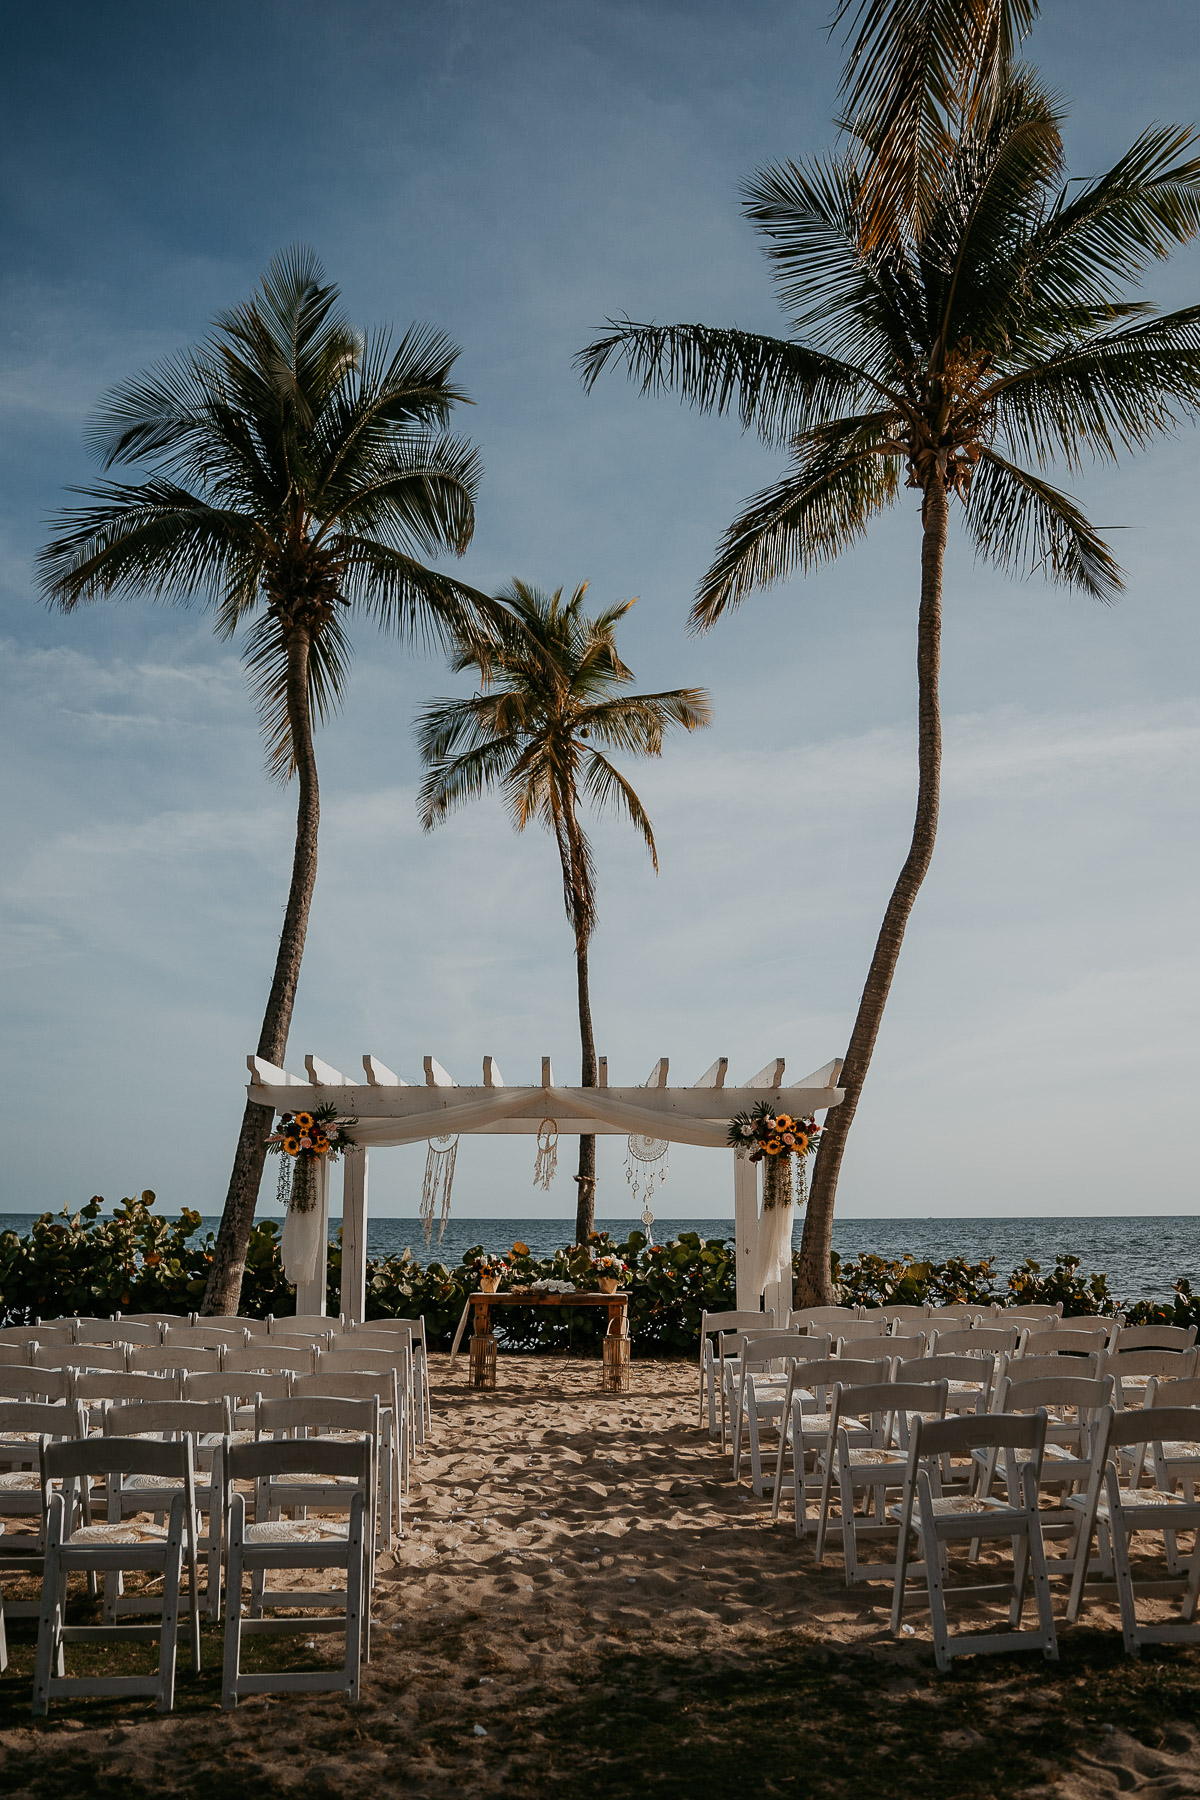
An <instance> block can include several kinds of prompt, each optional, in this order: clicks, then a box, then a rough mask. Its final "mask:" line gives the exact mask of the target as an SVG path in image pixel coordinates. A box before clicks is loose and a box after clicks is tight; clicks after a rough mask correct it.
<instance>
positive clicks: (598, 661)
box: [417, 581, 711, 1244]
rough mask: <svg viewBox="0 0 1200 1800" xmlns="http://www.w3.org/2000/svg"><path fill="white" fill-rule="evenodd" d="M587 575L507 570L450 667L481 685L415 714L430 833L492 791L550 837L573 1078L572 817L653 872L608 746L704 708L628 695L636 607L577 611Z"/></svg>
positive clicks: (589, 886) (581, 842)
mask: <svg viewBox="0 0 1200 1800" xmlns="http://www.w3.org/2000/svg"><path fill="white" fill-rule="evenodd" d="M586 593H587V583H586V582H584V583H583V584H582V585H581V586H579V587H577V588H576V589H575V591H574V593H573V594H572V595H571V597H570V599H569V600H564V599H563V590H562V588H558V589H556V590H555V592H554V593H552V594H547V593H545V592H543V591H542V590H541V589H539V588H535V587H530V586H528V585H527V584H526V583H525V582H523V581H514V582H513V583H512V585H511V586H510V587H509V588H507V589H506V590H505V592H504V593H503V594H501V595H500V596H499V601H500V604H501V605H502V606H503V609H504V613H505V615H506V617H505V618H504V620H503V621H502V622H499V623H498V624H497V631H496V636H497V642H496V644H495V646H494V647H491V648H484V649H483V650H482V651H481V650H480V649H479V648H478V647H477V646H475V645H473V644H472V643H471V642H469V641H467V642H464V643H463V644H462V645H461V646H460V647H459V649H458V651H457V652H456V654H455V656H454V657H453V658H452V661H451V667H452V668H453V669H454V670H455V672H456V673H459V674H461V673H464V672H465V671H467V670H473V671H475V672H476V673H477V674H478V676H479V677H480V680H481V691H480V692H479V693H476V694H473V695H471V697H470V698H469V699H465V700H435V701H433V702H432V703H431V704H430V705H429V706H428V707H426V708H425V710H424V711H423V712H422V713H421V714H420V716H419V718H418V722H417V733H418V741H419V744H420V748H421V755H422V758H423V760H424V762H425V763H426V765H427V767H428V770H429V773H428V775H427V776H426V778H425V782H424V785H423V786H422V788H421V794H420V800H419V805H420V812H421V822H422V824H423V825H424V827H425V829H426V831H430V830H432V829H433V827H434V826H435V825H437V824H440V822H441V821H442V820H443V819H444V818H445V817H446V815H447V813H449V812H451V811H452V810H453V809H454V808H455V807H457V806H461V805H463V804H464V802H466V801H468V800H474V799H476V798H477V797H478V796H479V795H480V794H482V793H484V792H490V791H492V790H495V791H497V792H498V793H499V794H500V796H501V798H502V799H503V800H504V802H505V804H506V805H507V807H508V812H509V817H510V818H511V819H512V822H513V825H514V826H515V828H516V829H517V830H518V831H524V829H525V827H526V826H527V825H529V824H531V823H533V822H534V821H536V822H537V823H538V824H540V825H543V826H544V827H545V829H546V830H547V831H548V832H550V834H551V836H552V837H553V838H554V842H555V847H556V848H557V850H558V857H559V862H560V864H561V867H562V880H563V901H564V904H565V906H566V910H567V918H568V920H569V921H570V925H571V930H572V933H573V934H574V939H575V973H576V991H577V999H578V1007H579V1039H580V1048H581V1052H582V1056H581V1064H582V1067H581V1076H580V1081H581V1085H582V1086H583V1087H595V1085H596V1040H595V1035H594V1032H593V1029H592V1003H591V994H590V990H589V986H588V944H589V942H590V940H591V936H592V933H593V931H594V930H595V926H596V881H595V867H594V864H593V860H592V849H591V845H590V844H589V842H588V838H587V834H586V832H585V831H584V829H583V825H582V823H581V822H580V816H579V815H580V807H581V804H582V803H584V802H586V803H588V804H590V805H592V806H594V807H597V808H604V807H606V806H611V807H614V808H615V809H616V811H618V812H620V813H623V814H624V815H625V817H626V818H627V819H628V820H629V822H630V823H631V824H632V825H633V826H634V827H635V828H636V829H637V830H638V831H639V832H640V833H641V836H642V838H643V839H644V841H645V844H646V848H647V849H648V850H649V852H650V856H651V860H652V861H653V863H654V868H655V871H656V872H657V869H658V851H657V849H656V848H655V843H654V832H653V830H652V829H651V825H650V820H649V818H648V817H647V815H646V809H645V807H644V806H643V805H642V803H641V801H640V800H639V799H638V796H637V794H636V793H635V792H634V790H633V787H632V786H631V785H630V783H629V781H628V780H627V778H626V777H625V776H624V775H622V774H621V772H620V770H619V769H617V768H615V767H614V765H613V764H612V763H611V762H610V761H609V759H608V757H607V756H606V755H605V754H604V752H605V751H606V750H607V751H614V750H615V751H617V752H619V753H621V754H625V755H630V756H661V754H662V745H663V738H664V736H665V735H666V733H667V732H668V731H669V730H670V729H671V728H672V727H673V726H681V727H682V728H683V729H684V730H685V731H695V730H696V729H697V728H698V727H700V726H703V725H707V724H708V722H709V719H710V717H711V707H710V704H709V697H708V695H707V693H706V692H705V690H704V689H703V688H674V689H672V690H671V691H670V692H669V693H663V694H630V693H627V692H626V691H625V690H626V689H627V687H628V685H629V683H630V682H631V681H632V680H633V675H632V673H631V671H630V670H629V669H627V668H626V666H625V664H624V663H623V662H622V660H621V658H620V655H619V654H618V652H617V646H616V639H615V630H616V626H617V623H618V621H619V620H620V619H622V618H623V617H624V616H625V614H626V613H627V612H628V611H629V608H630V607H631V606H632V605H633V604H634V603H633V601H632V600H623V601H620V602H618V604H617V605H616V606H610V607H608V608H607V610H606V611H604V612H601V613H597V614H595V615H589V614H587V613H585V612H584V610H583V602H584V597H585V595H586ZM576 1181H577V1183H578V1187H579V1197H578V1202H577V1206H576V1217H575V1241H576V1243H579V1244H586V1242H587V1240H588V1235H589V1233H590V1232H591V1231H592V1229H593V1226H594V1224H595V1216H596V1140H595V1138H594V1137H588V1136H581V1137H580V1140H579V1168H578V1172H577V1174H576Z"/></svg>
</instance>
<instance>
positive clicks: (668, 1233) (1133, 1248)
mask: <svg viewBox="0 0 1200 1800" xmlns="http://www.w3.org/2000/svg"><path fill="white" fill-rule="evenodd" d="M273 1216H277V1215H273ZM32 1217H33V1215H32V1214H30V1213H0V1230H4V1231H19V1232H27V1231H28V1230H29V1226H30V1223H31V1221H32ZM339 1222H340V1221H337V1220H334V1221H333V1226H334V1229H336V1226H337V1224H338V1223H339ZM204 1223H205V1225H206V1226H208V1227H211V1228H212V1229H214V1230H215V1228H216V1225H217V1220H216V1219H206V1220H205V1221H204ZM597 1223H598V1225H599V1226H600V1228H601V1229H602V1230H604V1231H609V1232H611V1233H612V1235H613V1237H614V1238H618V1239H619V1238H623V1237H625V1236H626V1235H627V1234H628V1233H629V1232H630V1231H632V1230H634V1229H635V1228H636V1229H639V1230H640V1229H641V1225H640V1221H639V1220H637V1219H600V1220H598V1221H597ZM573 1224H574V1221H573V1219H555V1218H550V1219H546V1218H542V1219H472V1218H453V1217H452V1218H451V1219H450V1220H449V1222H448V1224H447V1226H446V1232H445V1236H444V1237H443V1238H442V1241H441V1244H440V1247H439V1244H438V1237H437V1232H436V1230H435V1231H434V1234H433V1239H432V1242H431V1243H430V1245H429V1247H428V1248H426V1244H425V1234H424V1231H423V1230H422V1228H421V1222H420V1220H419V1219H416V1218H374V1217H373V1218H371V1219H370V1220H369V1222H368V1227H367V1250H368V1254H369V1255H371V1256H387V1255H397V1254H399V1252H400V1251H402V1250H404V1249H411V1250H412V1253H413V1255H414V1256H415V1257H416V1258H417V1260H418V1262H421V1263H427V1262H432V1261H439V1262H444V1263H448V1264H451V1265H453V1264H454V1263H457V1262H458V1261H459V1259H460V1258H461V1256H462V1254H463V1251H464V1250H467V1249H470V1248H471V1247H472V1246H473V1245H477V1244H479V1245H482V1246H483V1248H484V1249H485V1250H490V1251H507V1250H509V1249H511V1247H512V1245H513V1242H514V1241H515V1240H518V1239H519V1240H520V1241H521V1242H522V1243H525V1244H528V1245H529V1248H530V1249H531V1250H532V1251H533V1252H534V1254H535V1255H538V1256H547V1255H549V1254H550V1253H551V1252H552V1251H554V1250H557V1249H558V1248H559V1247H560V1246H561V1245H563V1244H566V1243H569V1242H570V1241H571V1237H572V1228H573ZM653 1230H654V1237H655V1239H656V1241H657V1242H659V1243H663V1242H665V1241H666V1240H667V1239H668V1238H672V1237H676V1236H677V1235H678V1234H679V1233H680V1232H681V1231H695V1232H697V1233H698V1234H699V1235H700V1236H701V1237H703V1238H712V1237H727V1238H731V1237H732V1236H733V1220H732V1219H673V1218H662V1219H656V1220H655V1223H654V1227H653ZM800 1231H801V1226H800V1223H799V1222H797V1225H796V1233H795V1243H796V1245H797V1247H799V1243H800ZM833 1243H834V1248H835V1250H837V1252H838V1254H839V1255H841V1256H856V1255H858V1254H859V1252H860V1251H867V1252H870V1253H872V1254H873V1255H877V1256H885V1257H889V1258H899V1257H901V1256H904V1255H905V1254H906V1253H907V1254H910V1255H912V1256H914V1257H915V1258H916V1259H917V1260H918V1261H924V1260H926V1259H928V1260H929V1261H932V1262H943V1261H945V1259H946V1258H947V1257H950V1256H962V1257H966V1258H967V1260H968V1261H970V1262H978V1261H980V1260H981V1259H982V1258H983V1257H985V1256H990V1257H992V1258H993V1259H994V1261H995V1265H996V1268H997V1271H998V1272H999V1273H1000V1274H1001V1275H1007V1273H1008V1272H1009V1270H1010V1269H1014V1268H1016V1267H1018V1266H1019V1264H1021V1263H1022V1262H1024V1260H1025V1258H1026V1257H1027V1256H1031V1257H1032V1258H1033V1259H1034V1261H1035V1262H1039V1263H1041V1264H1042V1265H1043V1267H1047V1268H1049V1267H1052V1266H1053V1263H1054V1258H1055V1256H1056V1255H1060V1254H1062V1253H1065V1252H1070V1253H1071V1254H1073V1255H1077V1256H1078V1257H1079V1258H1080V1260H1081V1264H1082V1268H1083V1272H1084V1273H1085V1274H1091V1273H1093V1272H1100V1273H1103V1274H1105V1275H1107V1276H1108V1282H1109V1288H1110V1290H1111V1291H1112V1293H1113V1294H1115V1295H1116V1296H1117V1297H1118V1298H1119V1299H1122V1300H1142V1299H1147V1300H1154V1299H1165V1298H1167V1297H1168V1296H1169V1295H1170V1292H1171V1289H1172V1286H1173V1284H1174V1283H1175V1282H1176V1281H1177V1280H1178V1279H1179V1278H1180V1277H1181V1276H1186V1277H1187V1279H1188V1280H1190V1281H1191V1282H1192V1283H1193V1285H1195V1286H1200V1217H1196V1216H1193V1215H1159V1216H1153V1215H1152V1216H1149V1217H1145V1216H1143V1217H1139V1218H1131V1217H1115V1218H1082V1217H1074V1218H1054V1219H976V1218H972V1219H919V1218H917V1219H837V1220H835V1223H834V1231H833Z"/></svg>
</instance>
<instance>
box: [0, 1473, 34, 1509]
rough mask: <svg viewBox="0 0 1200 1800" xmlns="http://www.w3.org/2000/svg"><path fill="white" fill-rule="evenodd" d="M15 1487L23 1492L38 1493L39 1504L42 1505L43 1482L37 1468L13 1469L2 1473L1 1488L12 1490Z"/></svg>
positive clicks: (0, 1476) (7, 1490) (0, 1477)
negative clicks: (39, 1477) (4, 1473)
mask: <svg viewBox="0 0 1200 1800" xmlns="http://www.w3.org/2000/svg"><path fill="white" fill-rule="evenodd" d="M14 1488H15V1489H16V1491H17V1492H18V1493H22V1494H34V1493H36V1494H37V1496H38V1505H39V1507H40V1506H41V1504H42V1498H41V1495H42V1484H41V1482H40V1480H39V1479H38V1474H37V1470H36V1469H12V1470H10V1471H9V1473H8V1474H6V1475H0V1490H2V1491H4V1492H11V1491H12V1490H13V1489H14Z"/></svg>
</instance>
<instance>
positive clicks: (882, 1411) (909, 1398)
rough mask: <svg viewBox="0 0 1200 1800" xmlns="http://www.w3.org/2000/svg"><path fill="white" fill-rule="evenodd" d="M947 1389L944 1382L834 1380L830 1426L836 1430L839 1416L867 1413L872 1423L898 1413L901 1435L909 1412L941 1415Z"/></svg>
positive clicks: (851, 1417)
mask: <svg viewBox="0 0 1200 1800" xmlns="http://www.w3.org/2000/svg"><path fill="white" fill-rule="evenodd" d="M948 1391H949V1390H948V1385H947V1383H946V1382H944V1381H930V1382H925V1381H872V1382H861V1383H859V1382H854V1383H850V1382H838V1383H837V1385H836V1386H835V1388H834V1390H833V1395H834V1400H833V1410H832V1413H831V1415H830V1424H831V1428H832V1430H833V1431H834V1432H835V1433H836V1431H837V1429H838V1426H839V1425H840V1424H841V1421H842V1420H843V1419H865V1418H866V1417H867V1416H868V1415H869V1416H870V1418H871V1420H872V1424H873V1426H874V1425H875V1424H876V1423H877V1422H882V1421H883V1420H884V1419H888V1418H892V1417H894V1416H896V1415H899V1417H900V1420H901V1435H902V1436H903V1435H904V1432H905V1429H906V1427H907V1421H908V1418H909V1415H910V1414H912V1413H929V1412H935V1413H936V1414H937V1416H938V1418H941V1416H942V1414H943V1413H944V1412H945V1410H946V1396H947V1393H948Z"/></svg>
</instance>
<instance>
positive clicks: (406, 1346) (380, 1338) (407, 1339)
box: [320, 1329, 413, 1361]
mask: <svg viewBox="0 0 1200 1800" xmlns="http://www.w3.org/2000/svg"><path fill="white" fill-rule="evenodd" d="M412 1346H413V1338H412V1333H411V1332H410V1331H408V1330H407V1329H405V1330H404V1331H356V1332H354V1333H350V1332H345V1333H344V1334H343V1335H342V1336H341V1337H337V1338H334V1340H333V1345H332V1349H333V1352H334V1354H335V1355H342V1356H352V1355H353V1354H354V1352H355V1351H356V1350H365V1351H366V1352H367V1353H368V1354H376V1355H379V1356H390V1357H392V1359H393V1360H397V1361H398V1360H399V1358H400V1357H401V1356H403V1355H408V1354H410V1353H411V1351H412ZM320 1354H321V1355H322V1356H324V1355H325V1354H327V1353H326V1352H325V1351H321V1352H320Z"/></svg>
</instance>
